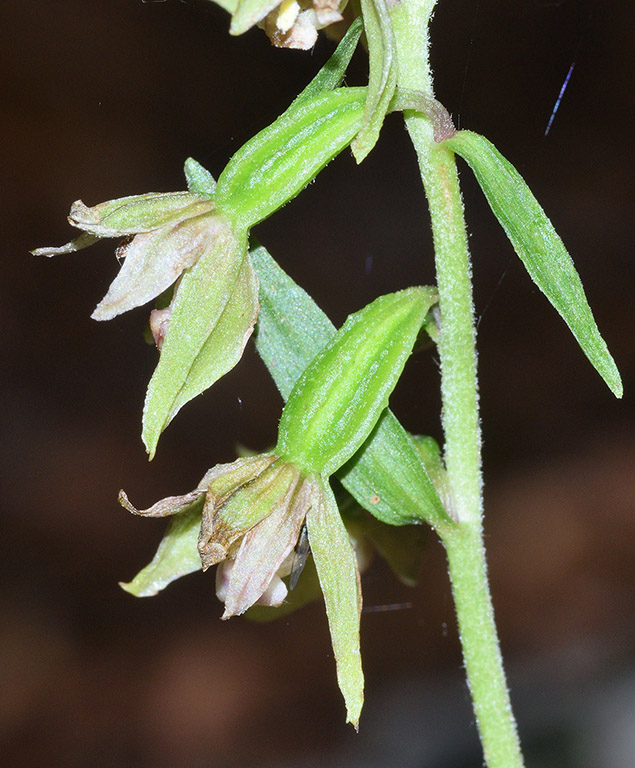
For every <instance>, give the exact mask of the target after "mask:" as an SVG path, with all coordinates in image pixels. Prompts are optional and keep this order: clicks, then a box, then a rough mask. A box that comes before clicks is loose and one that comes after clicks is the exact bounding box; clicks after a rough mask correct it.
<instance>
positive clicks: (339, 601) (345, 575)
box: [306, 477, 364, 727]
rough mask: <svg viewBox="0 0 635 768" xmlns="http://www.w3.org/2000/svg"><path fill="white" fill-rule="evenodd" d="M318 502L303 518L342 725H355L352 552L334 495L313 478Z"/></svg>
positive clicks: (357, 691)
mask: <svg viewBox="0 0 635 768" xmlns="http://www.w3.org/2000/svg"><path fill="white" fill-rule="evenodd" d="M314 482H315V483H316V484H317V485H318V486H320V487H321V491H322V492H321V498H320V502H319V503H316V504H314V505H313V506H312V507H311V509H310V510H309V512H308V514H307V517H306V524H307V529H308V533H309V542H310V544H311V551H312V553H313V560H314V562H315V567H316V570H317V573H318V578H319V580H320V587H321V589H322V593H323V595H324V604H325V606H326V615H327V618H328V622H329V630H330V632H331V642H332V644H333V653H334V654H335V662H336V664H337V681H338V684H339V687H340V690H341V691H342V695H343V696H344V701H345V703H346V713H347V722H349V723H352V724H353V725H354V726H355V727H357V724H358V723H359V716H360V713H361V710H362V705H363V703H364V674H363V672H362V660H361V654H360V647H359V619H360V613H361V609H362V595H361V590H360V586H359V572H358V570H357V562H356V560H355V553H354V552H353V548H352V546H351V544H350V541H349V539H348V534H347V533H346V528H345V527H344V523H343V522H342V518H341V516H340V513H339V510H338V508H337V504H336V502H335V498H334V497H333V491H332V490H331V487H330V485H329V483H328V481H327V480H324V479H323V478H321V477H316V478H315V479H314Z"/></svg>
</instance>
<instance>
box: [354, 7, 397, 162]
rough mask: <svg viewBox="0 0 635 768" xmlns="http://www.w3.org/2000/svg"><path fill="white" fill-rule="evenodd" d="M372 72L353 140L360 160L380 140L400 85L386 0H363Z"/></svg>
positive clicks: (357, 158)
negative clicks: (360, 122) (393, 98)
mask: <svg viewBox="0 0 635 768" xmlns="http://www.w3.org/2000/svg"><path fill="white" fill-rule="evenodd" d="M361 8H362V14H363V17H364V31H365V32H366V39H367V41H368V55H369V66H370V72H369V76H368V95H367V97H366V104H365V106H364V121H363V123H362V127H361V129H360V131H359V133H358V134H357V136H356V137H355V139H354V140H353V142H352V143H351V149H352V150H353V155H354V156H355V160H357V162H358V163H361V162H362V160H363V159H364V158H365V157H366V155H368V153H369V152H370V151H371V150H372V148H373V147H374V146H375V144H376V143H377V139H378V138H379V132H380V131H381V127H382V125H383V123H384V118H385V117H386V113H387V112H388V110H389V108H390V102H391V100H392V97H393V94H394V92H395V88H396V86H397V60H396V50H395V48H396V46H395V36H394V34H393V30H392V23H391V21H390V14H389V12H388V7H387V5H386V0H361Z"/></svg>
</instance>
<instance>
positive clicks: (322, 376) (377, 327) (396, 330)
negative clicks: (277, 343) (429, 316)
mask: <svg viewBox="0 0 635 768" xmlns="http://www.w3.org/2000/svg"><path fill="white" fill-rule="evenodd" d="M435 298H436V294H435V291H434V289H432V288H408V289H406V290H404V291H399V292H397V293H392V294H388V295H386V296H380V297H379V298H378V299H376V300H375V301H374V302H372V304H369V305H368V306H367V307H364V309H362V310H360V311H359V312H356V313H355V314H354V315H351V316H350V317H349V318H348V320H347V321H346V322H345V323H344V325H343V326H342V328H340V330H339V331H338V332H337V334H336V335H335V336H334V337H333V339H332V340H331V341H330V342H329V343H328V344H327V345H326V347H325V348H324V349H323V350H322V351H321V352H320V353H319V354H318V355H317V356H316V357H315V358H314V359H313V361H312V362H311V364H310V365H309V366H308V367H307V368H306V370H305V371H304V373H303V374H302V376H300V378H299V379H298V381H297V382H296V384H295V386H294V388H293V390H292V392H291V394H290V395H289V399H288V401H287V404H286V406H285V408H284V411H283V412H282V417H281V419H280V425H279V429H278V445H277V446H276V449H275V452H276V453H277V454H279V455H281V456H285V457H287V458H288V459H290V460H291V461H293V462H294V463H295V464H297V465H298V466H300V467H302V468H303V469H304V470H305V471H307V472H319V473H324V474H327V475H330V474H332V473H333V472H335V471H336V470H337V469H339V468H340V467H341V466H342V465H343V464H344V463H345V462H346V461H348V459H350V458H351V456H352V455H353V454H354V453H355V452H356V451H357V449H358V448H359V447H360V446H361V444H362V443H363V442H364V440H365V439H366V438H367V437H368V435H369V434H370V432H371V430H372V428H373V427H374V425H375V423H376V421H377V419H378V418H379V416H380V414H381V412H382V411H383V410H384V408H386V407H387V405H388V397H389V395H390V393H391V392H392V390H393V388H394V386H395V384H396V383H397V379H398V378H399V376H400V374H401V371H402V370H403V367H404V365H405V362H406V360H407V358H408V355H409V354H410V352H411V351H412V346H413V344H414V341H415V338H416V336H417V333H418V331H419V329H420V328H421V325H422V323H423V319H424V317H425V315H426V313H427V311H428V309H429V308H430V306H431V305H432V304H433V303H434V301H435Z"/></svg>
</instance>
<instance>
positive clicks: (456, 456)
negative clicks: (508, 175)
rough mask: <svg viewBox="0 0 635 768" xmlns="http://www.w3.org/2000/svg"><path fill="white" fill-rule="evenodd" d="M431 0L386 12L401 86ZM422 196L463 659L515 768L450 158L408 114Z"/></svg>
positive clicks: (468, 297)
mask: <svg viewBox="0 0 635 768" xmlns="http://www.w3.org/2000/svg"><path fill="white" fill-rule="evenodd" d="M435 2H436V0H402V2H401V3H400V4H399V5H398V6H397V7H396V8H395V9H394V11H393V12H392V20H393V28H394V32H395V39H396V43H397V57H398V66H399V77H398V85H399V86H400V87H402V88H410V89H413V90H417V91H420V92H421V93H423V95H424V96H426V97H430V98H431V97H433V96H434V93H433V87H432V75H431V72H430V67H429V60H428V45H429V42H428V25H429V22H430V18H431V16H432V11H433V9H434V5H435ZM405 118H406V125H407V128H408V132H409V134H410V137H411V139H412V142H413V145H414V147H415V150H416V152H417V158H418V162H419V169H420V172H421V178H422V181H423V185H424V188H425V192H426V196H427V199H428V206H429V210H430V217H431V221H432V233H433V238H434V248H435V260H436V270H437V285H438V290H439V305H440V312H441V332H440V337H439V342H438V349H439V356H440V360H441V396H442V402H443V414H442V418H443V430H444V436H445V463H446V469H447V473H448V485H449V489H450V496H451V500H450V504H451V509H449V510H448V511H449V512H450V513H451V514H452V515H453V516H454V518H455V519H456V521H457V522H458V523H459V525H458V526H457V528H456V529H455V530H453V531H445V532H443V533H442V537H443V542H444V544H445V547H446V552H447V557H448V567H449V572H450V579H451V582H452V591H453V594H454V601H455V606H456V613H457V620H458V626H459V634H460V638H461V644H462V648H463V658H464V662H465V668H466V672H467V678H468V683H469V686H470V692H471V695H472V702H473V706H474V712H475V714H476V720H477V724H478V729H479V734H480V737H481V743H482V745H483V751H484V755H485V761H486V764H487V766H488V768H521V767H522V765H523V759H522V755H521V752H520V744H519V741H518V734H517V731H516V724H515V721H514V717H513V714H512V710H511V704H510V701H509V694H508V691H507V685H506V682H505V673H504V671H503V663H502V658H501V653H500V647H499V643H498V637H497V633H496V625H495V623H494V613H493V609H492V603H491V597H490V592H489V585H488V581H487V567H486V561H485V549H484V545H483V531H482V479H481V456H480V430H479V416H478V385H477V378H476V346H475V337H476V334H475V329H474V313H473V302H472V281H471V269H470V261H469V253H468V247H467V234H466V229H465V219H464V215H463V203H462V199H461V193H460V189H459V184H458V175H457V171H456V164H455V162H454V155H453V153H452V152H450V151H449V150H447V149H445V148H443V147H442V146H440V145H438V144H436V143H435V141H434V138H433V126H432V123H431V121H430V120H429V119H427V118H425V117H423V116H422V115H421V114H418V113H416V112H406V113H405Z"/></svg>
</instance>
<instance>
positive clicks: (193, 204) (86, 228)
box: [33, 192, 228, 320]
mask: <svg viewBox="0 0 635 768" xmlns="http://www.w3.org/2000/svg"><path fill="white" fill-rule="evenodd" d="M68 221H69V223H70V224H72V226H74V227H77V228H78V229H81V230H82V231H83V233H84V234H82V235H80V236H79V237H78V238H76V239H75V240H72V241H71V242H69V243H66V245H63V246H61V247H59V248H38V249H36V250H35V251H33V253H34V254H36V255H38V256H57V255H59V254H63V253H71V252H73V251H78V250H81V249H82V248H86V247H87V246H89V245H92V244H93V243H94V242H96V241H98V240H100V239H102V238H110V237H119V238H126V239H125V240H124V242H123V243H122V244H121V245H120V246H119V247H118V248H117V251H116V255H117V260H118V261H119V262H120V263H121V262H123V265H122V267H121V270H120V271H119V274H118V275H117V277H116V278H115V280H114V281H113V283H112V284H111V286H110V288H109V289H108V293H107V294H106V296H105V297H104V298H103V299H102V301H101V302H100V303H99V304H98V305H97V307H96V309H95V311H94V312H93V314H92V317H93V318H94V319H95V320H111V319H112V318H113V317H116V316H117V315H119V314H121V313H122V312H127V311H128V310H129V309H133V308H134V307H139V306H141V305H143V304H147V303H148V302H149V301H151V300H152V299H154V298H156V297H157V296H158V295H159V294H161V293H163V291H165V290H166V289H167V288H169V287H170V286H171V285H172V284H173V283H174V282H175V281H176V280H177V279H178V277H179V276H180V275H181V274H182V273H183V272H184V271H185V270H186V269H189V268H190V267H192V266H194V264H196V263H197V261H198V260H199V258H200V257H201V255H202V254H203V253H204V252H205V251H206V250H207V249H208V248H209V247H210V245H211V243H212V242H213V241H214V240H215V239H216V238H217V237H218V236H219V234H220V233H221V231H222V230H223V229H224V228H227V227H228V224H227V222H226V221H224V220H223V217H222V216H220V215H218V214H216V213H215V206H214V203H213V201H212V200H203V199H200V198H198V197H197V196H196V195H194V194H192V193H191V192H166V193H151V194H146V195H133V196H131V197H122V198H118V199H116V200H109V201H107V202H105V203H100V204H99V205H96V206H93V207H91V208H89V207H88V206H86V205H85V204H84V203H83V202H82V201H81V200H77V201H76V202H74V203H73V205H72V206H71V210H70V213H69V216H68Z"/></svg>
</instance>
